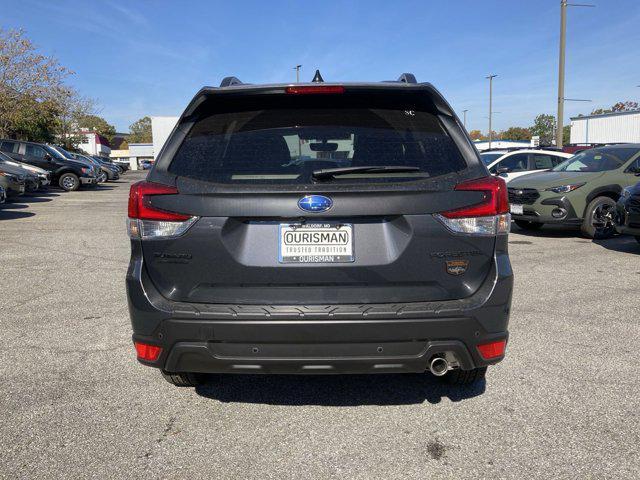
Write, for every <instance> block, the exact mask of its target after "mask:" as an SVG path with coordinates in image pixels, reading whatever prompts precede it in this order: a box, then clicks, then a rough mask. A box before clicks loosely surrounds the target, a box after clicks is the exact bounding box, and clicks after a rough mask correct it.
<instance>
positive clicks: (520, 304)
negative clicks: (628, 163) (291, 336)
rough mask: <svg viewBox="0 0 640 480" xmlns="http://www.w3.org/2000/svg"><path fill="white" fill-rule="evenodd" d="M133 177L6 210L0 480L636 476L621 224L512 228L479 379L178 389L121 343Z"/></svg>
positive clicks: (636, 280)
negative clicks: (504, 340)
mask: <svg viewBox="0 0 640 480" xmlns="http://www.w3.org/2000/svg"><path fill="white" fill-rule="evenodd" d="M142 175H143V174H141V173H136V172H131V174H129V175H127V176H126V178H123V179H122V180H120V181H119V182H116V183H111V184H106V185H104V186H100V187H98V188H97V190H96V191H90V192H87V191H78V192H69V193H65V192H61V191H56V190H50V191H49V192H47V193H44V194H39V195H36V196H31V197H24V198H20V199H19V200H18V201H16V202H15V203H10V204H7V205H4V206H2V207H0V271H1V272H2V274H1V275H0V288H1V291H2V296H0V311H1V312H2V315H0V325H1V327H2V338H3V342H2V346H1V347H0V351H1V352H2V353H1V356H0V376H1V378H2V388H1V389H0V408H1V409H2V411H3V422H2V424H1V426H0V448H1V449H2V452H3V455H2V456H3V460H2V462H1V463H0V477H6V478H14V477H23V478H27V477H28V478H35V477H39V478H60V477H68V478H71V477H74V478H80V477H92V476H96V477H112V476H123V477H125V476H126V477H132V478H137V477H140V478H142V477H144V478H159V477H168V476H170V475H173V476H180V477H191V478H231V477H241V478H374V477H375V478H390V477H394V478H443V477H452V478H479V477H487V478H489V477H494V478H505V477H511V478H523V477H528V476H531V475H534V474H535V475H540V476H542V475H545V476H547V477H549V478H583V477H592V478H604V477H610V478H613V477H615V478H633V477H634V476H636V475H637V458H638V453H639V451H638V449H639V447H638V445H640V418H639V416H638V411H640V400H639V399H640V373H639V371H640V360H639V357H638V354H637V346H638V344H639V341H640V324H639V322H638V312H639V311H640V296H639V295H638V291H639V289H638V287H639V286H640V245H638V243H637V242H636V241H635V240H634V239H633V238H631V237H616V238H613V239H610V240H604V241H597V242H593V241H590V240H586V239H583V238H581V237H580V236H579V234H578V232H577V231H574V230H568V229H548V228H546V227H545V228H544V229H542V230H541V231H539V232H536V233H535V234H531V233H523V232H521V231H519V230H518V229H517V227H514V230H515V232H514V233H512V235H511V237H510V248H511V260H512V263H513V267H514V271H515V275H516V286H515V291H514V301H513V313H512V317H511V325H510V331H511V341H510V344H509V348H508V354H507V358H506V360H505V361H504V362H502V363H501V364H500V365H498V366H496V367H494V368H492V369H490V370H489V373H488V376H487V382H486V385H481V386H479V387H474V388H468V389H460V388H457V387H449V386H445V385H442V384H440V383H439V382H438V381H437V380H435V379H434V378H433V377H431V376H430V375H426V374H425V375H423V376H416V375H404V376H403V375H398V376H386V375H385V376H340V377H295V376H282V377H274V376H266V377H254V376H239V377H227V378H223V379H222V380H220V381H218V382H217V383H212V384H209V385H207V386H205V387H202V388H198V389H197V390H194V389H178V388H175V387H173V386H171V385H169V384H167V383H166V382H165V381H164V380H162V378H161V377H160V375H159V373H158V372H157V371H155V370H153V369H149V368H143V367H142V366H139V365H138V364H137V363H136V361H135V358H134V350H133V346H132V343H131V339H130V333H131V332H130V326H129V319H128V314H127V307H126V296H125V291H124V275H125V271H126V268H127V262H128V258H129V241H128V238H127V235H126V232H125V221H124V218H125V215H126V201H127V193H128V186H129V184H130V183H131V182H132V181H136V180H137V179H140V178H142ZM634 472H635V473H634Z"/></svg>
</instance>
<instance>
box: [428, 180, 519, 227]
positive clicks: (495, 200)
mask: <svg viewBox="0 0 640 480" xmlns="http://www.w3.org/2000/svg"><path fill="white" fill-rule="evenodd" d="M455 190H459V191H475V192H483V193H484V198H483V199H482V200H481V201H480V202H479V203H476V204H474V205H471V206H469V207H464V208H459V209H456V210H449V211H447V212H442V213H440V214H436V218H437V219H438V220H440V221H441V222H442V223H443V224H444V225H445V226H446V227H447V228H448V229H449V230H451V231H453V232H455V233H466V234H471V235H498V234H505V233H509V228H510V225H511V215H510V214H509V197H508V194H507V184H506V183H505V181H504V180H503V179H502V178H500V177H494V176H490V177H483V178H478V179H476V180H470V181H468V182H463V183H460V184H458V185H456V187H455Z"/></svg>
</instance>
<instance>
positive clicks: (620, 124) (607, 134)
mask: <svg viewBox="0 0 640 480" xmlns="http://www.w3.org/2000/svg"><path fill="white" fill-rule="evenodd" d="M570 141H571V143H618V142H630V143H640V110H635V111H632V112H613V113H603V114H601V115H585V116H583V117H572V118H571V140H570Z"/></svg>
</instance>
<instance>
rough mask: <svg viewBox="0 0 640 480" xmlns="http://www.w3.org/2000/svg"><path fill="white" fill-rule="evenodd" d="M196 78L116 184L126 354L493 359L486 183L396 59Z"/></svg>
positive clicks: (495, 260)
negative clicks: (154, 145) (272, 76)
mask: <svg viewBox="0 0 640 480" xmlns="http://www.w3.org/2000/svg"><path fill="white" fill-rule="evenodd" d="M314 80H315V81H314V82H312V83H298V84H284V85H249V84H243V83H242V82H240V81H239V80H238V79H237V78H235V77H227V78H225V79H224V80H223V82H222V84H221V85H220V87H219V88H213V87H205V88H203V89H202V90H200V91H199V92H198V93H197V95H196V96H195V98H194V99H193V100H192V101H191V103H190V104H189V105H188V107H187V108H186V110H185V111H184V113H183V114H182V116H181V117H180V119H179V121H178V123H177V125H176V127H175V129H174V130H173V132H172V133H171V135H170V137H169V139H168V140H167V142H166V144H165V145H164V147H163V149H162V151H161V152H160V154H159V156H158V158H157V161H156V163H155V166H154V167H153V169H152V170H151V171H150V173H149V175H148V177H147V179H146V180H145V181H142V182H139V183H136V184H134V185H132V187H131V192H130V197H129V219H128V232H129V236H130V237H131V262H130V265H129V269H128V272H127V293H128V301H129V311H130V316H131V323H132V326H133V341H134V345H135V348H136V351H137V356H138V360H139V361H140V362H141V363H143V364H145V365H148V366H152V367H157V368H159V369H160V370H161V372H162V374H163V376H164V377H165V378H166V379H167V380H168V381H169V382H171V383H173V384H175V385H178V386H193V385H196V384H198V383H199V382H201V381H202V380H203V378H206V377H204V376H203V375H202V374H223V373H235V374H238V373H245V374H274V373H287V374H292V373H293V374H338V373H395V372H398V373H400V372H414V373H415V372H431V373H432V374H434V375H437V376H442V377H443V378H444V379H446V380H448V381H450V382H452V383H454V384H468V383H472V382H475V381H478V380H481V379H482V378H484V375H485V372H486V369H487V366H488V365H490V364H494V363H496V362H499V361H500V360H502V359H503V358H504V354H505V347H506V342H507V337H508V332H507V324H508V320H509V311H510V307H511V292H512V287H513V274H512V271H511V265H510V262H509V257H508V253H507V234H508V231H509V225H510V216H509V213H508V212H509V207H508V199H507V191H506V188H505V184H504V181H503V180H502V179H500V178H496V177H493V176H491V175H489V173H488V171H487V169H486V168H485V166H484V165H483V163H482V161H481V160H480V158H479V156H478V153H477V151H476V150H475V148H474V146H473V145H472V143H471V141H470V140H469V137H468V136H467V134H466V133H465V130H464V128H463V127H462V125H461V123H460V121H459V119H458V118H457V117H456V115H455V113H454V112H453V110H452V108H451V107H450V105H449V104H448V103H447V102H446V101H445V100H444V98H443V97H442V96H441V95H440V93H439V92H438V91H437V90H436V89H435V88H434V87H433V86H432V85H431V84H429V83H417V82H416V81H415V77H414V76H413V75H411V74H403V75H402V76H401V77H400V78H399V79H398V80H397V81H388V82H380V83H325V82H323V81H322V79H321V77H320V75H319V74H317V75H316V78H315V79H314Z"/></svg>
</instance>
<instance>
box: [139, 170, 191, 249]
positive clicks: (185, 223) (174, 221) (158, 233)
mask: <svg viewBox="0 0 640 480" xmlns="http://www.w3.org/2000/svg"><path fill="white" fill-rule="evenodd" d="M177 194H178V189H177V188H175V187H169V186H167V185H160V184H158V183H151V182H144V181H143V182H138V183H134V184H133V185H131V189H130V190H129V219H128V221H127V231H128V232H129V237H131V238H135V239H146V238H170V237H177V236H180V235H182V234H183V233H185V232H186V231H187V230H188V229H189V227H191V225H193V224H194V223H195V222H196V220H197V219H198V217H194V216H191V215H183V214H181V213H175V212H168V211H166V210H161V209H159V208H155V207H153V206H151V202H150V198H151V197H153V196H157V195H177Z"/></svg>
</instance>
